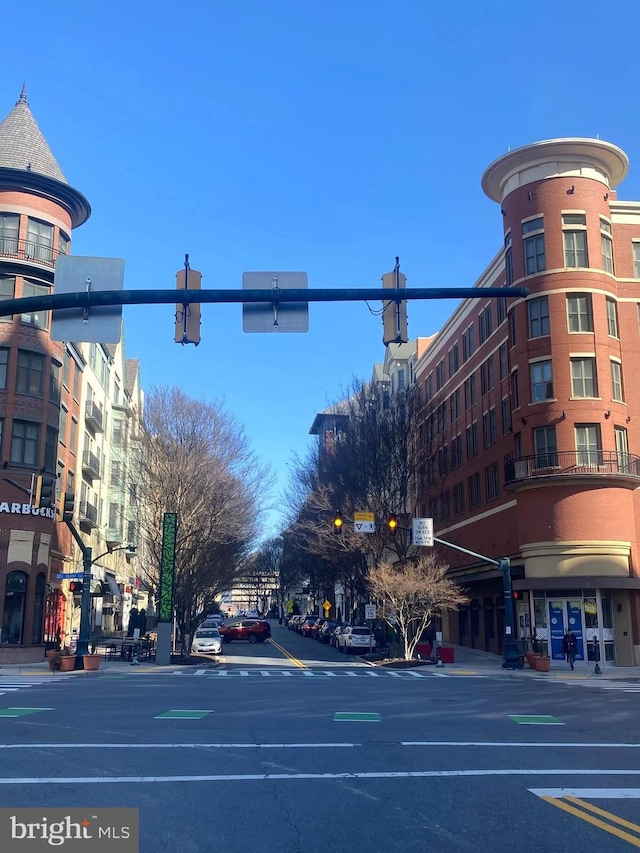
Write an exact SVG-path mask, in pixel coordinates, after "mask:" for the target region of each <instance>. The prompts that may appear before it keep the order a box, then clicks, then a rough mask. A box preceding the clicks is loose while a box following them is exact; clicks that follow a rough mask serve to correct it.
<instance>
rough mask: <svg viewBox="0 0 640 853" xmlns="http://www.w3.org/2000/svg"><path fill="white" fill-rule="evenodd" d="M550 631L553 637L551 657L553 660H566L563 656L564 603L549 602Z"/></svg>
mask: <svg viewBox="0 0 640 853" xmlns="http://www.w3.org/2000/svg"><path fill="white" fill-rule="evenodd" d="M549 629H550V630H549V633H550V636H551V657H552V658H553V660H564V655H563V654H562V638H563V637H564V616H563V613H562V601H550V602H549Z"/></svg>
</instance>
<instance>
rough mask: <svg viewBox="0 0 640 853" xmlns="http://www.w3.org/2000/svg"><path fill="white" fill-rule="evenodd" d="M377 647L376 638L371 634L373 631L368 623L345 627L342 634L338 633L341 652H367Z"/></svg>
mask: <svg viewBox="0 0 640 853" xmlns="http://www.w3.org/2000/svg"><path fill="white" fill-rule="evenodd" d="M375 647H376V638H375V637H372V636H371V631H370V630H369V629H368V628H367V627H366V625H362V626H360V625H356V626H355V627H349V628H345V629H344V630H343V631H342V633H341V634H338V651H340V652H355V651H361V652H367V651H369V649H375Z"/></svg>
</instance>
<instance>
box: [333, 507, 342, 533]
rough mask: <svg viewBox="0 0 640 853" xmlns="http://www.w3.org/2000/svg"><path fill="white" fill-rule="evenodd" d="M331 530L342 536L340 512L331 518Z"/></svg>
mask: <svg viewBox="0 0 640 853" xmlns="http://www.w3.org/2000/svg"><path fill="white" fill-rule="evenodd" d="M333 532H334V533H335V534H336V536H342V513H341V512H337V513H336V514H335V518H334V519H333Z"/></svg>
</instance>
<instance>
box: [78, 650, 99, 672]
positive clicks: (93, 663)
mask: <svg viewBox="0 0 640 853" xmlns="http://www.w3.org/2000/svg"><path fill="white" fill-rule="evenodd" d="M82 668H83V669H88V670H96V669H99V668H100V655H96V654H87V655H82Z"/></svg>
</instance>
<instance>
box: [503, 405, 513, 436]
mask: <svg viewBox="0 0 640 853" xmlns="http://www.w3.org/2000/svg"><path fill="white" fill-rule="evenodd" d="M510 432H511V406H510V404H509V398H508V397H504V398H503V400H502V434H503V435H507V434H508V433H510Z"/></svg>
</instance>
